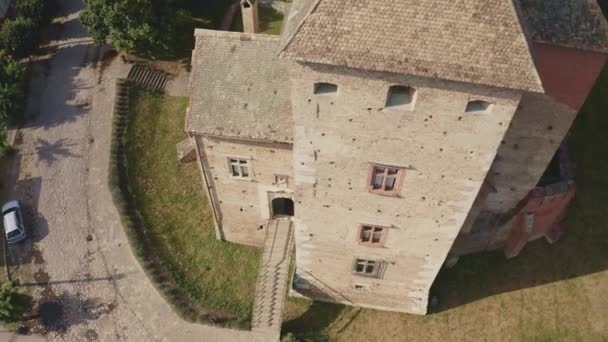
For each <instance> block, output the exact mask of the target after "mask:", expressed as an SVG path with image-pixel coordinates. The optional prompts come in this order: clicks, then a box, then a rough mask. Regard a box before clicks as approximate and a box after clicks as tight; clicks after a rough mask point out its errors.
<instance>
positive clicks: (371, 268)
mask: <svg viewBox="0 0 608 342" xmlns="http://www.w3.org/2000/svg"><path fill="white" fill-rule="evenodd" d="M382 264H383V262H382V261H380V260H369V259H359V258H357V259H355V263H354V264H353V274H355V275H358V276H361V277H370V278H380V275H381V269H382Z"/></svg>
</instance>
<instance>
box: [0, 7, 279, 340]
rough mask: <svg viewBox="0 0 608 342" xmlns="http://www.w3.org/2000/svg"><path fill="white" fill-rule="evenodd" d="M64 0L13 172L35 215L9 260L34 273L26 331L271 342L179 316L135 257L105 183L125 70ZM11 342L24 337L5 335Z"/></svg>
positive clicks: (52, 335)
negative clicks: (97, 43) (119, 81)
mask: <svg viewBox="0 0 608 342" xmlns="http://www.w3.org/2000/svg"><path fill="white" fill-rule="evenodd" d="M59 3H60V4H61V7H62V8H61V13H62V15H61V16H60V17H59V18H57V19H56V20H55V26H56V28H57V31H56V32H57V39H55V40H53V41H51V42H49V43H48V47H49V48H50V50H52V53H50V55H49V56H48V59H45V58H41V60H40V61H38V62H37V63H35V64H34V66H33V71H34V72H33V77H32V80H31V86H30V88H31V91H30V99H29V105H28V117H29V120H28V124H27V125H25V127H24V128H22V129H21V130H20V133H19V137H18V139H17V140H18V142H19V146H18V148H19V153H18V155H17V156H16V160H15V165H14V170H13V175H14V178H15V182H14V187H13V191H12V196H13V197H15V198H19V199H22V200H23V202H24V203H25V205H26V207H27V208H28V209H27V211H28V212H29V213H30V214H29V215H28V217H30V219H29V221H30V222H29V227H30V235H31V237H30V239H28V241H27V242H26V243H24V244H20V245H17V246H11V258H10V259H11V264H12V266H13V268H21V269H22V270H27V271H26V272H23V271H21V273H20V274H29V275H31V279H21V280H22V285H23V286H24V287H27V288H30V289H31V290H32V294H33V297H34V301H35V314H37V315H39V316H38V317H37V318H35V319H32V320H31V321H30V322H29V326H28V327H29V332H30V333H31V334H33V335H35V336H43V338H44V339H47V340H51V341H96V340H100V341H161V340H162V341H255V340H258V341H264V340H267V339H266V338H265V336H262V335H260V336H258V335H253V334H252V333H250V332H242V331H234V330H225V329H218V328H213V327H209V326H203V325H197V324H190V323H187V322H185V321H183V320H181V319H180V318H179V317H178V316H177V315H176V314H175V313H174V312H173V311H172V310H171V308H170V306H169V305H168V304H167V303H166V302H165V300H164V299H163V298H162V297H161V296H160V295H159V293H158V292H157V291H156V289H155V288H154V287H153V286H152V285H151V283H150V282H149V280H148V278H147V277H146V275H145V273H144V272H143V270H142V269H141V267H140V266H139V264H138V262H137V261H136V259H135V258H134V256H133V254H132V253H131V250H130V248H129V245H128V242H127V239H126V236H125V234H124V231H123V229H122V227H121V225H120V221H119V215H118V212H117V210H116V208H115V207H114V205H113V202H112V197H111V194H110V191H109V189H108V184H107V179H108V165H109V150H110V136H111V120H112V108H113V98H114V91H115V81H116V78H118V77H124V76H125V75H126V71H127V66H126V65H124V64H123V63H122V61H121V60H120V59H119V58H111V57H110V58H104V59H103V61H102V60H101V59H100V58H101V57H103V55H104V53H103V51H100V49H98V48H97V47H95V46H94V45H93V44H92V42H91V40H90V39H89V38H88V36H87V33H86V31H85V30H84V28H83V27H82V26H81V24H80V22H79V21H78V19H77V16H78V12H79V11H80V10H81V9H82V7H83V4H82V2H81V1H80V0H60V1H59ZM106 56H108V55H106ZM176 162H177V161H176ZM25 278H30V277H25ZM8 339H11V340H14V341H18V340H21V339H23V337H20V336H18V335H16V333H10V332H8V333H7V332H0V340H8Z"/></svg>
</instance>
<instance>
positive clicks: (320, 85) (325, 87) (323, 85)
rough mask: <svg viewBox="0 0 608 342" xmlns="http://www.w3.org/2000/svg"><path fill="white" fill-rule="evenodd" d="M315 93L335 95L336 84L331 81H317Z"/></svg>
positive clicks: (336, 90) (336, 91)
mask: <svg viewBox="0 0 608 342" xmlns="http://www.w3.org/2000/svg"><path fill="white" fill-rule="evenodd" d="M314 93H315V95H336V94H337V93H338V86H337V85H335V84H333V83H327V82H317V83H315V88H314Z"/></svg>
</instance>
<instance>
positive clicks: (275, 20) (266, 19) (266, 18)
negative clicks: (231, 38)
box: [231, 6, 283, 35]
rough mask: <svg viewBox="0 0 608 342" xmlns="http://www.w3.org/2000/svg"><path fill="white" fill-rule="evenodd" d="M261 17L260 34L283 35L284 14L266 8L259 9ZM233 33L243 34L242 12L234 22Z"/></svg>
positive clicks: (235, 17)
mask: <svg viewBox="0 0 608 342" xmlns="http://www.w3.org/2000/svg"><path fill="white" fill-rule="evenodd" d="M259 16H260V33H263V34H274V35H279V34H281V27H282V26H283V14H282V13H279V12H277V11H276V10H275V9H273V8H271V7H266V6H260V7H259ZM231 31H236V32H243V18H242V17H241V12H240V11H239V12H237V14H236V15H235V16H234V21H233V22H232V28H231Z"/></svg>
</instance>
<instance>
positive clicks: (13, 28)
mask: <svg viewBox="0 0 608 342" xmlns="http://www.w3.org/2000/svg"><path fill="white" fill-rule="evenodd" d="M35 28H36V26H35V25H34V22H33V21H32V19H30V18H25V17H17V18H15V19H8V20H6V21H5V22H4V23H3V24H2V28H1V29H0V49H4V50H5V51H7V52H8V53H10V54H12V55H13V56H15V57H16V58H23V57H25V56H27V55H28V54H29V52H30V51H31V50H32V49H33V48H34V46H33V44H34V42H35V41H36V39H35V33H36V30H35Z"/></svg>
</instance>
